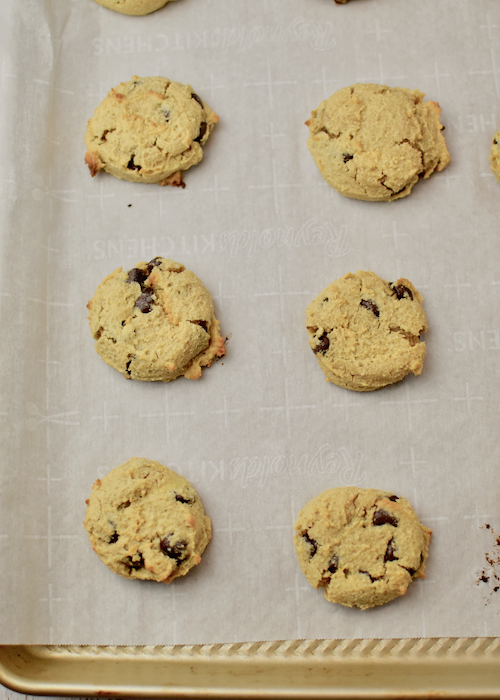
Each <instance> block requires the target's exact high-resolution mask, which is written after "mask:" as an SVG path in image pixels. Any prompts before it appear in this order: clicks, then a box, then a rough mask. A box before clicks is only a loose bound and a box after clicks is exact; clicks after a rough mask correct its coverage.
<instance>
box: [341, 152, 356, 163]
mask: <svg viewBox="0 0 500 700" xmlns="http://www.w3.org/2000/svg"><path fill="white" fill-rule="evenodd" d="M353 158H354V156H351V155H349V153H342V160H343V161H344V163H347V161H348V160H352V159H353Z"/></svg>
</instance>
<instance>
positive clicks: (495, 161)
mask: <svg viewBox="0 0 500 700" xmlns="http://www.w3.org/2000/svg"><path fill="white" fill-rule="evenodd" d="M499 144H500V131H497V133H496V134H495V135H494V136H493V140H492V142H491V150H490V162H491V170H492V171H493V175H494V176H495V179H496V181H497V182H498V184H499V185H500V145H499Z"/></svg>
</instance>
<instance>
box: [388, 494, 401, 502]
mask: <svg viewBox="0 0 500 700" xmlns="http://www.w3.org/2000/svg"><path fill="white" fill-rule="evenodd" d="M389 501H399V496H394V495H392V496H389Z"/></svg>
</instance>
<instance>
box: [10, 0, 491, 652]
mask: <svg viewBox="0 0 500 700" xmlns="http://www.w3.org/2000/svg"><path fill="white" fill-rule="evenodd" d="M2 11H3V14H4V17H3V18H2V27H1V32H2V49H1V50H2V55H1V59H2V63H1V81H2V97H3V99H2V108H1V111H0V129H1V166H2V176H1V178H0V185H1V207H0V221H1V234H2V238H1V251H0V261H1V262H0V264H1V268H0V269H1V289H0V292H1V296H0V311H1V328H2V343H1V359H2V361H1V363H0V367H1V373H2V374H1V392H2V402H1V406H0V421H1V425H2V435H3V442H2V444H3V456H2V462H1V472H0V555H1V561H2V569H1V573H0V615H1V618H2V624H1V625H0V643H25V644H26V643H66V644H67V643H84V644H173V643H211V642H233V641H245V640H247V641H251V640H264V639H265V640H272V639H286V638H336V637H349V638H350V637H405V636H448V635H451V636H476V635H478V636H483V635H499V634H500V616H499V614H498V613H499V611H500V592H499V593H495V592H492V589H493V586H492V585H491V583H492V581H493V579H491V578H490V581H489V582H488V583H484V582H482V583H480V584H477V581H478V576H479V574H480V572H482V570H483V568H484V566H485V554H486V553H489V552H491V551H492V547H493V544H494V538H493V535H492V531H491V528H493V530H496V531H500V517H499V505H500V503H499V501H500V471H499V469H498V450H497V443H498V439H497V433H498V427H497V426H498V389H499V383H500V373H499V368H500V365H499V362H500V324H499V321H498V308H499V294H500V271H499V269H498V261H499V252H500V251H499V248H500V246H499V242H498V214H499V211H500V187H499V185H498V184H497V183H496V182H495V180H494V178H493V176H492V174H491V172H490V169H489V162H488V153H489V146H490V141H491V137H492V135H493V133H494V132H495V131H496V130H497V128H498V127H500V114H499V104H500V92H499V90H500V69H499V68H498V66H500V41H499V34H500V5H499V4H498V2H497V0H462V2H461V3H456V2H452V0H441V1H440V2H439V3H436V2H435V1H434V0H421V1H420V2H419V3H415V2H412V1H411V0H354V1H353V2H350V3H349V4H347V5H345V6H341V5H338V6H337V5H335V4H334V2H333V0H287V1H286V2H280V3H279V2H271V0H255V2H252V3H245V2H242V1H239V2H238V1H237V0H218V2H215V1H214V0H180V1H179V2H176V3H172V4H170V5H169V6H167V7H166V8H165V9H164V10H161V11H159V12H156V13H154V14H152V15H150V16H147V17H142V18H141V17H139V18H134V17H126V16H122V15H119V14H117V13H114V12H110V11H108V10H105V9H103V8H101V7H99V6H98V5H97V4H95V3H93V2H92V0H52V1H50V0H38V1H35V0H30V1H29V0H28V1H26V2H22V3H17V2H15V1H14V0H11V2H9V3H6V5H5V8H2ZM134 74H137V75H139V76H148V75H163V76H165V77H168V78H171V79H173V80H177V81H179V82H183V83H186V82H187V83H189V84H191V85H192V86H193V88H194V89H195V91H196V92H197V93H198V94H200V95H201V96H202V97H203V99H205V100H206V101H207V102H208V103H209V104H210V105H211V107H212V108H213V109H214V110H215V111H216V112H217V113H218V114H219V116H220V123H219V124H218V126H217V127H216V129H215V131H214V133H213V135H212V138H211V140H210V142H209V144H208V146H207V148H206V150H205V158H204V160H203V161H202V163H201V164H200V165H198V166H197V167H196V168H193V169H192V170H190V171H189V172H188V173H187V174H186V176H185V181H186V184H187V187H186V189H185V190H175V189H173V188H160V187H157V186H155V185H151V186H146V185H133V184H130V183H126V182H121V181H118V180H115V179H114V178H112V177H111V176H107V175H105V174H101V175H99V176H98V177H96V178H94V179H92V178H91V177H90V174H89V172H88V170H87V168H86V166H85V164H84V162H83V158H84V154H85V145H84V141H83V134H84V132H85V126H86V121H87V119H88V118H89V117H90V116H91V115H92V113H93V110H94V108H95V107H96V106H97V104H98V103H99V102H100V100H101V99H102V98H103V97H104V96H105V94H106V93H107V91H108V90H109V89H110V88H111V87H112V86H114V85H117V84H118V83H120V82H121V81H122V80H128V79H129V78H130V77H131V76H132V75H134ZM355 82H376V83H385V84H389V85H393V86H402V87H408V88H412V89H413V88H418V89H419V90H421V91H422V92H425V93H426V94H427V97H428V98H429V99H433V100H435V101H438V102H439V103H440V105H441V107H442V110H443V112H442V121H443V123H444V124H445V126H446V131H445V136H446V140H447V144H448V147H449V150H450V153H451V157H452V162H451V164H450V166H449V167H448V168H447V169H446V170H445V171H444V172H443V173H441V174H439V175H435V176H433V177H432V178H431V179H430V180H428V181H425V182H420V183H418V184H417V186H416V187H415V189H414V191H413V193H412V194H411V196H410V197H408V198H406V199H403V200H400V201H396V202H394V203H391V204H371V203H366V202H357V201H353V200H348V199H345V198H342V197H341V196H340V195H338V194H337V193H336V192H334V191H333V190H331V189H330V188H329V187H328V186H327V185H326V184H325V183H324V181H323V180H322V178H321V176H320V174H319V172H318V171H317V169H316V166H315V164H314V162H313V160H312V158H311V156H310V155H309V153H308V151H307V148H306V138H307V128H306V127H305V126H304V121H305V120H306V119H307V118H308V117H309V114H310V111H311V110H312V109H314V108H315V107H317V106H318V105H319V103H320V102H321V100H322V99H324V98H326V97H328V96H329V95H330V94H332V93H333V92H334V91H335V90H337V89H339V88H341V87H345V86H347V85H350V84H352V83H355ZM156 255H163V256H167V257H171V258H173V259H174V260H177V261H179V262H182V263H184V264H185V265H186V266H187V267H189V268H190V269H192V270H193V271H194V272H195V273H196V274H197V275H198V276H199V277H200V278H201V279H202V280H203V282H204V283H205V285H206V286H207V287H208V288H209V290H210V291H211V292H212V294H213V296H214V300H215V305H216V314H217V317H218V318H219V319H220V320H221V327H222V331H223V333H224V334H225V335H227V336H228V337H229V341H228V344H227V356H226V358H224V360H223V361H222V362H220V363H218V364H216V365H214V366H213V367H212V368H210V369H209V370H207V371H206V372H204V374H203V377H202V379H200V380H199V381H197V382H193V381H188V380H184V379H180V380H177V381H175V382H173V383H172V384H169V385H162V384H141V383H135V382H127V381H125V380H124V379H123V377H122V376H121V375H120V374H119V373H117V372H116V371H114V370H112V369H111V368H109V367H108V366H107V365H105V363H104V362H102V360H101V359H100V358H99V357H98V356H97V354H96V353H95V352H94V350H93V341H92V338H91V336H90V332H89V328H88V323H87V318H86V316H87V310H86V308H85V307H86V303H87V301H88V300H89V299H90V298H91V297H92V296H93V293H94V291H95V289H96V287H97V286H98V284H99V283H100V281H101V280H102V279H103V277H104V276H105V275H107V274H108V273H109V272H111V271H112V270H114V269H115V268H117V267H120V266H123V267H124V268H125V269H128V268H130V267H133V266H134V265H135V263H137V262H139V261H141V260H149V259H151V258H153V257H154V256H156ZM358 269H369V270H373V271H375V272H376V273H377V274H379V275H380V276H382V277H384V278H385V279H389V280H392V279H396V278H397V277H399V276H403V277H407V278H409V279H410V280H412V282H413V283H414V284H415V285H416V287H417V288H418V289H419V291H420V292H421V293H422V295H423V296H424V299H425V309H426V312H427V315H428V319H429V324H430V330H429V332H428V333H427V335H426V341H427V346H428V357H427V361H426V364H425V367H424V372H423V374H422V376H421V377H418V378H415V377H411V378H408V379H407V380H405V381H404V382H402V383H401V384H399V385H397V386H393V387H390V388H386V389H383V390H381V391H377V392H374V393H371V394H356V393H351V392H347V391H344V390H342V389H339V388H337V387H334V386H332V385H330V384H327V383H326V382H325V380H324V376H323V374H322V373H321V371H320V369H319V368H318V366H317V363H316V360H315V358H314V355H313V353H312V352H311V350H310V348H309V346H308V342H307V333H306V330H305V327H304V326H305V323H304V322H305V307H306V306H307V304H308V303H309V301H310V300H311V299H312V298H313V297H314V296H316V294H318V293H319V292H320V291H321V290H322V289H323V288H324V287H325V286H326V285H327V284H328V283H330V282H331V281H333V280H334V279H336V278H338V277H339V276H341V275H343V274H344V273H345V272H348V271H356V270H358ZM132 456H144V457H149V458H152V459H158V460H159V461H160V462H162V463H164V464H167V465H169V466H170V467H172V468H174V469H176V470H178V471H179V472H181V473H182V474H184V475H185V476H186V477H187V478H188V479H190V480H191V481H192V482H193V484H194V486H195V487H196V488H197V490H198V492H199V493H200V495H201V497H202V500H203V502H204V504H205V508H206V511H207V513H208V514H209V515H210V517H211V518H212V522H213V527H214V537H213V541H212V543H211V544H210V546H209V548H208V549H207V551H206V555H205V556H204V558H203V562H202V564H201V565H200V566H199V567H197V570H196V571H193V572H191V573H190V574H189V575H188V576H187V577H186V578H185V579H183V580H180V581H176V582H175V583H174V584H172V585H170V586H163V585H158V584H154V583H145V584H144V583H140V582H131V581H127V580H125V579H122V578H119V577H118V576H116V575H114V574H112V573H111V572H110V571H108V570H107V569H106V567H105V566H104V565H103V564H102V563H101V562H100V561H99V559H98V558H97V556H96V555H95V554H94V553H93V552H92V549H91V547H90V544H89V542H88V539H87V535H86V534H85V532H84V530H83V526H82V521H83V519H84V514H85V499H86V498H88V496H89V494H90V491H91V487H92V483H93V482H94V480H95V479H96V478H97V477H100V476H103V475H104V474H106V473H107V472H108V471H109V470H111V469H112V468H113V467H115V466H116V465H118V464H120V463H122V462H124V461H125V460H127V459H128V458H130V457H132ZM346 484H357V485H360V486H365V487H375V488H382V489H388V490H390V491H392V492H394V493H397V494H401V495H404V496H406V497H407V498H408V499H409V500H410V502H411V503H412V504H413V506H414V507H415V509H416V510H417V512H418V514H419V516H420V519H421V521H422V522H423V523H424V524H426V525H427V526H428V527H430V528H432V529H433V531H434V537H433V540H432V543H431V550H430V557H429V565H428V575H427V578H426V579H425V580H424V581H418V582H416V583H415V584H413V585H412V586H411V587H410V589H409V590H408V593H407V594H406V595H405V596H404V597H403V598H401V599H399V600H397V601H395V602H393V603H391V604H390V605H387V606H385V607H382V608H378V609H374V610H369V611H365V612H361V611H358V610H349V609H346V608H343V607H341V606H335V605H331V604H328V603H327V602H326V601H324V599H323V597H322V592H321V591H315V590H314V589H312V588H311V587H310V586H309V584H308V583H307V581H306V579H305V578H304V577H303V575H302V574H301V572H300V570H299V568H298V565H297V562H296V559H295V554H294V551H293V546H292V533H293V523H294V520H295V518H296V515H297V513H298V511H299V510H300V509H301V508H302V507H303V506H304V505H305V503H306V502H307V501H308V500H309V499H310V498H312V497H313V496H315V495H316V494H317V493H319V492H320V491H322V490H324V489H326V488H331V487H334V486H340V485H346ZM486 524H489V525H490V526H491V527H490V529H487V528H485V525H486Z"/></svg>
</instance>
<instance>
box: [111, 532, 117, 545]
mask: <svg viewBox="0 0 500 700" xmlns="http://www.w3.org/2000/svg"><path fill="white" fill-rule="evenodd" d="M115 542H118V533H117V532H116V530H115V531H114V532H113V534H112V535H111V537H110V538H109V544H114V543H115Z"/></svg>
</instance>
